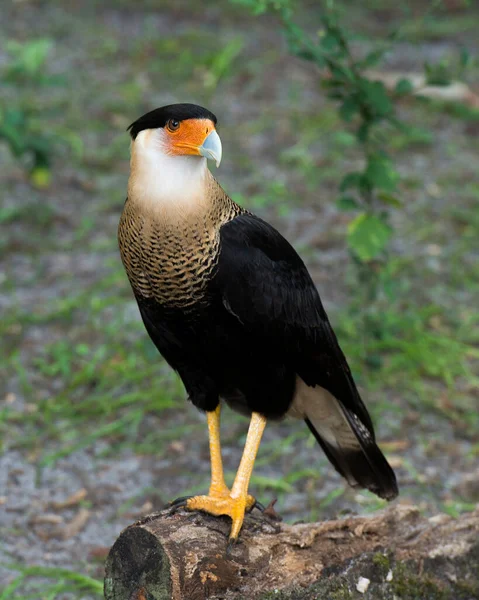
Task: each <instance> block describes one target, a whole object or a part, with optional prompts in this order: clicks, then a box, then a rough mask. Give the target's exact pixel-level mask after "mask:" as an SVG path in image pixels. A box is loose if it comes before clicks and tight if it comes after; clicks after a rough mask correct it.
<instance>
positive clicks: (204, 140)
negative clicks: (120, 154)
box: [128, 104, 222, 167]
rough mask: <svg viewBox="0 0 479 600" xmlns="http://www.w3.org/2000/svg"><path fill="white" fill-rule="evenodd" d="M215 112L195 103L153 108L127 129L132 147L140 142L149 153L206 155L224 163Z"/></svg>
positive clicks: (162, 155) (218, 162)
mask: <svg viewBox="0 0 479 600" xmlns="http://www.w3.org/2000/svg"><path fill="white" fill-rule="evenodd" d="M216 123H217V120H216V117H215V115H214V114H213V113H212V112H210V111H209V110H207V109H206V108H202V107H201V106H197V105H196V104H170V105H169V106H163V107H162V108H157V109H155V110H152V111H150V112H148V113H146V114H145V115H143V116H142V117H140V118H139V119H137V120H136V121H135V122H134V123H132V124H131V125H130V126H129V127H128V130H129V132H130V135H131V138H132V140H133V146H134V147H135V146H137V145H141V146H142V148H143V149H144V150H145V151H147V152H148V153H149V154H150V155H153V156H154V155H155V154H156V155H157V157H158V158H159V159H161V158H162V157H165V156H166V157H179V156H183V157H184V156H188V157H192V156H194V157H205V158H209V159H211V160H214V161H215V163H216V166H217V167H219V165H220V162H221V154H222V149H221V140H220V137H219V135H218V134H217V133H216Z"/></svg>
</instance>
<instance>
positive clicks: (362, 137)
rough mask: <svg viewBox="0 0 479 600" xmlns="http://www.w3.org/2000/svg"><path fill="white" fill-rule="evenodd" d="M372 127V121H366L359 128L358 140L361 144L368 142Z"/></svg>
mask: <svg viewBox="0 0 479 600" xmlns="http://www.w3.org/2000/svg"><path fill="white" fill-rule="evenodd" d="M371 125H372V123H371V122H370V121H364V122H363V123H361V125H360V126H359V127H358V130H357V132H356V137H357V138H358V141H359V142H361V144H364V143H366V142H367V141H368V138H369V132H370V131H371Z"/></svg>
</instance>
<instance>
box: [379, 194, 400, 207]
mask: <svg viewBox="0 0 479 600" xmlns="http://www.w3.org/2000/svg"><path fill="white" fill-rule="evenodd" d="M378 198H379V200H381V202H382V203H383V204H387V205H389V206H394V207H395V208H400V207H401V206H402V202H401V200H399V198H397V197H396V196H393V195H392V194H388V193H387V192H379V193H378Z"/></svg>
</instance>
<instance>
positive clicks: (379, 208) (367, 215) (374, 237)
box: [231, 0, 473, 338]
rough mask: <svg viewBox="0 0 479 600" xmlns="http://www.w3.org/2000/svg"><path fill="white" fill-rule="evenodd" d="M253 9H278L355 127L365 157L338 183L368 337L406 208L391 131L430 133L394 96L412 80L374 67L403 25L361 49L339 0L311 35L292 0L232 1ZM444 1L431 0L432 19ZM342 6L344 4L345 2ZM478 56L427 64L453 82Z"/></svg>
mask: <svg viewBox="0 0 479 600" xmlns="http://www.w3.org/2000/svg"><path fill="white" fill-rule="evenodd" d="M231 2H232V3H233V4H240V5H243V6H245V7H246V8H248V9H249V10H251V11H252V12H253V14H254V15H258V16H259V15H262V14H265V13H268V12H270V13H273V14H276V15H277V16H279V18H280V21H281V24H282V28H283V33H284V35H285V37H286V40H287V43H288V48H289V51H290V53H291V54H292V55H294V56H297V57H299V58H301V59H303V60H305V61H308V62H311V63H313V64H314V65H316V66H317V67H319V68H320V69H321V72H322V75H323V76H322V79H321V86H322V88H323V89H324V91H325V93H326V97H327V98H329V99H330V100H332V101H333V102H334V104H335V106H336V109H337V114H338V117H339V119H340V121H341V122H342V123H343V128H344V134H343V135H346V136H349V135H350V131H351V130H352V131H353V132H354V138H353V140H355V142H356V145H357V146H358V147H359V149H360V151H361V154H362V159H363V168H362V170H358V171H352V172H349V173H346V174H345V175H344V176H343V177H342V179H341V181H340V182H338V184H339V192H340V194H339V197H338V199H337V201H336V204H337V207H338V209H340V210H341V211H354V213H355V216H354V217H353V219H352V220H351V222H350V223H349V226H348V228H347V232H346V239H347V244H348V246H349V250H350V252H351V255H352V259H353V263H354V264H355V265H356V266H357V270H356V279H357V281H358V283H359V289H358V294H357V297H356V298H355V299H354V302H353V303H352V305H351V308H352V309H353V311H355V312H356V314H357V315H359V316H362V317H363V321H362V322H363V331H362V335H363V336H372V338H375V337H379V338H380V337H381V336H382V335H383V329H384V320H383V319H382V315H380V314H378V313H377V311H374V309H373V304H374V302H375V301H376V300H377V298H378V296H379V294H380V292H383V295H384V293H386V295H387V293H388V287H390V282H389V281H388V279H387V274H388V270H387V269H386V268H385V267H386V265H387V261H388V255H389V244H390V241H391V238H392V236H393V227H392V225H391V221H390V214H391V211H392V209H394V210H400V209H401V206H402V202H401V199H400V191H399V183H400V174H399V172H398V170H397V167H396V165H395V164H394V160H393V158H392V153H391V150H393V149H394V148H393V146H392V144H391V139H392V135H391V133H392V132H395V133H397V132H398V133H403V134H405V135H406V136H408V137H412V136H416V137H417V136H418V134H419V135H421V137H422V139H429V135H430V134H429V132H424V131H422V130H420V129H419V128H417V127H411V126H409V125H408V124H407V123H405V122H404V121H403V120H401V119H400V118H399V117H398V114H397V109H396V101H397V100H399V99H402V98H403V97H404V96H405V95H408V94H410V93H411V92H412V91H413V86H412V83H411V82H410V81H409V80H408V79H407V78H403V79H400V80H399V81H398V82H397V84H396V86H395V89H394V91H393V92H392V93H391V92H390V91H388V90H387V89H386V87H385V85H384V83H383V82H382V81H376V80H374V79H372V78H371V75H370V72H369V70H370V69H371V68H373V67H377V65H378V64H379V63H380V62H381V61H382V59H383V58H384V56H385V54H386V52H387V51H388V49H390V48H391V46H392V44H394V42H395V41H396V40H397V39H398V38H399V37H400V35H401V32H400V31H401V30H400V27H399V28H396V29H394V30H393V31H392V32H391V34H390V35H389V36H388V37H387V40H386V42H384V41H380V42H376V43H375V44H374V45H373V47H372V49H370V50H369V51H368V52H367V53H366V54H364V55H361V54H358V53H357V52H354V51H353V49H352V43H353V42H354V40H355V34H354V33H353V32H351V31H350V30H348V29H347V27H346V26H345V25H344V23H343V22H342V20H341V14H343V13H341V12H340V11H339V10H338V6H337V3H336V2H335V0H328V1H327V2H325V3H324V4H323V5H322V6H321V8H320V10H321V19H320V20H321V24H322V28H321V29H320V30H319V31H318V32H316V33H315V34H311V33H310V32H309V31H308V30H307V29H306V27H305V26H302V25H300V24H298V22H297V20H296V18H295V16H296V15H297V13H298V11H297V7H298V5H297V3H294V2H293V1H292V0H231ZM440 4H441V2H440V1H439V2H432V3H431V5H430V7H429V9H428V10H427V11H426V13H425V15H424V17H423V18H426V17H427V16H429V15H430V14H431V12H432V11H434V9H435V8H437V7H438V6H439V5H440ZM343 8H344V7H343ZM472 62H473V60H472V57H471V56H470V54H469V53H468V51H467V50H466V49H464V48H463V49H461V51H460V55H459V59H458V60H457V61H453V60H450V59H442V60H441V61H439V62H438V63H437V64H431V63H428V62H427V63H426V64H425V75H426V81H427V83H429V84H433V85H447V84H449V83H450V81H451V80H452V79H453V78H455V77H458V76H461V75H463V74H464V71H465V69H466V68H468V67H469V66H470V65H471V63H472Z"/></svg>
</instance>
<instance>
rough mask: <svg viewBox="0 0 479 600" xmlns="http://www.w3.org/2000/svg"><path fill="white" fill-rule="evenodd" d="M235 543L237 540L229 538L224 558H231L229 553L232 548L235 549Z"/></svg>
mask: <svg viewBox="0 0 479 600" xmlns="http://www.w3.org/2000/svg"><path fill="white" fill-rule="evenodd" d="M237 541H238V539H237V538H230V539H229V540H228V544H227V546H226V556H231V553H232V551H233V548H234V547H235V545H236V542H237Z"/></svg>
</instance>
